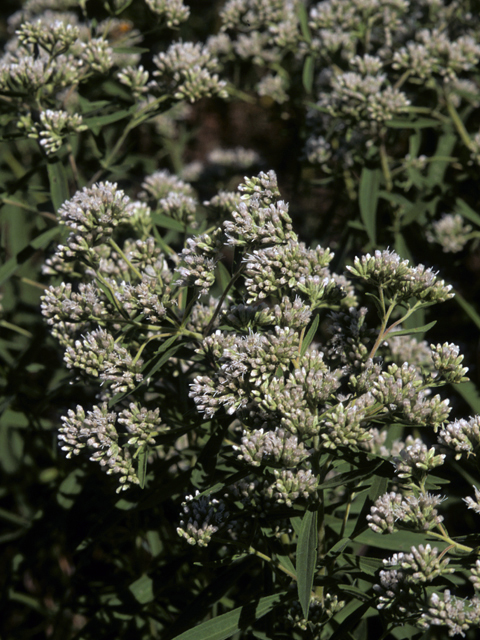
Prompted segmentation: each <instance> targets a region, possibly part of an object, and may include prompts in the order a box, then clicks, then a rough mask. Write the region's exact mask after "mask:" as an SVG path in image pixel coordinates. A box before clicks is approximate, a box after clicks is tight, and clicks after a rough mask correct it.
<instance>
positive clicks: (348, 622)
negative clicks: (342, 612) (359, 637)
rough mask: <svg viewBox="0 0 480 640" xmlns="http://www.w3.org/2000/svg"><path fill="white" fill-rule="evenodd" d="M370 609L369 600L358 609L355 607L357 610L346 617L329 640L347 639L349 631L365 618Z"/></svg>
mask: <svg viewBox="0 0 480 640" xmlns="http://www.w3.org/2000/svg"><path fill="white" fill-rule="evenodd" d="M368 609H370V603H369V602H364V603H363V604H361V605H360V606H359V607H358V608H357V609H355V611H353V612H352V613H351V614H350V615H349V616H347V617H346V618H345V620H344V621H343V622H342V624H341V625H340V626H339V627H338V628H337V629H336V630H335V632H334V633H333V635H331V636H330V638H329V640H345V638H347V637H348V636H347V633H348V632H349V631H350V629H352V628H353V627H354V626H355V625H356V624H357V623H358V622H359V621H360V620H361V619H362V618H363V616H364V615H365V613H366V612H367V611H368Z"/></svg>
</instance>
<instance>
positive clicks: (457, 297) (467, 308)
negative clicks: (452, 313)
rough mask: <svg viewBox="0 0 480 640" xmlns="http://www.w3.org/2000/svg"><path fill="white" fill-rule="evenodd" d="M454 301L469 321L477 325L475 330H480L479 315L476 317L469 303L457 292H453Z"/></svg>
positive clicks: (475, 312)
mask: <svg viewBox="0 0 480 640" xmlns="http://www.w3.org/2000/svg"><path fill="white" fill-rule="evenodd" d="M454 300H455V302H456V303H457V304H458V305H459V306H460V307H462V309H463V310H464V311H465V313H466V314H467V315H468V317H469V318H470V320H471V321H472V322H474V323H475V324H476V325H477V328H478V329H480V315H478V313H477V311H476V310H475V309H474V307H473V306H472V305H471V304H470V303H469V302H467V301H466V300H465V298H464V297H463V296H462V295H461V294H460V293H459V292H458V291H455V298H454Z"/></svg>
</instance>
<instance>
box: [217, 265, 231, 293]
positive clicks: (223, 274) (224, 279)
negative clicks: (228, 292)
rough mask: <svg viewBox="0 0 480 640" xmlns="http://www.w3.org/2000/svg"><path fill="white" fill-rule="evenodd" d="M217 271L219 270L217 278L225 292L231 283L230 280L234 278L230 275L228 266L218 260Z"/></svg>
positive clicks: (222, 290)
mask: <svg viewBox="0 0 480 640" xmlns="http://www.w3.org/2000/svg"><path fill="white" fill-rule="evenodd" d="M216 271H217V280H218V283H219V285H220V290H221V292H222V293H223V292H224V291H225V289H226V288H227V287H228V285H229V284H230V280H231V279H232V276H231V275H230V272H229V271H228V269H227V267H226V266H225V265H224V264H223V262H217V266H216Z"/></svg>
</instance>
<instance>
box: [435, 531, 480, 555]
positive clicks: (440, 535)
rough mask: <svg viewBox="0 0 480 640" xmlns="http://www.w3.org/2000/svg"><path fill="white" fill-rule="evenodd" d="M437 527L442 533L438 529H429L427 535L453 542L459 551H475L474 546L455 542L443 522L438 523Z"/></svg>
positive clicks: (449, 542)
mask: <svg viewBox="0 0 480 640" xmlns="http://www.w3.org/2000/svg"><path fill="white" fill-rule="evenodd" d="M437 528H438V529H439V530H440V531H441V533H437V532H436V531H429V532H428V533H427V535H429V536H433V537H434V538H437V539H438V540H443V541H444V542H447V543H448V544H451V545H452V546H453V547H454V548H455V549H457V550H459V551H465V552H466V553H472V551H474V549H473V548H472V547H467V546H465V545H464V544H460V543H459V542H455V540H452V539H451V538H450V536H449V535H448V533H447V532H446V530H445V529H444V527H443V526H442V525H441V524H438V525H437Z"/></svg>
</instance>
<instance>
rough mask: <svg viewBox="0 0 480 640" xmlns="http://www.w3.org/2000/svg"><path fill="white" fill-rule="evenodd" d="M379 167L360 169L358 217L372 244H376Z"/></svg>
mask: <svg viewBox="0 0 480 640" xmlns="http://www.w3.org/2000/svg"><path fill="white" fill-rule="evenodd" d="M381 175H382V173H381V171H380V169H367V167H364V168H363V169H362V175H361V178H360V187H359V193H358V203H359V205H360V217H361V218H362V221H363V223H364V225H365V229H366V231H367V235H368V237H369V239H370V242H371V243H372V244H376V239H377V236H376V219H377V205H378V198H379V193H380V189H379V187H380V179H381Z"/></svg>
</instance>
